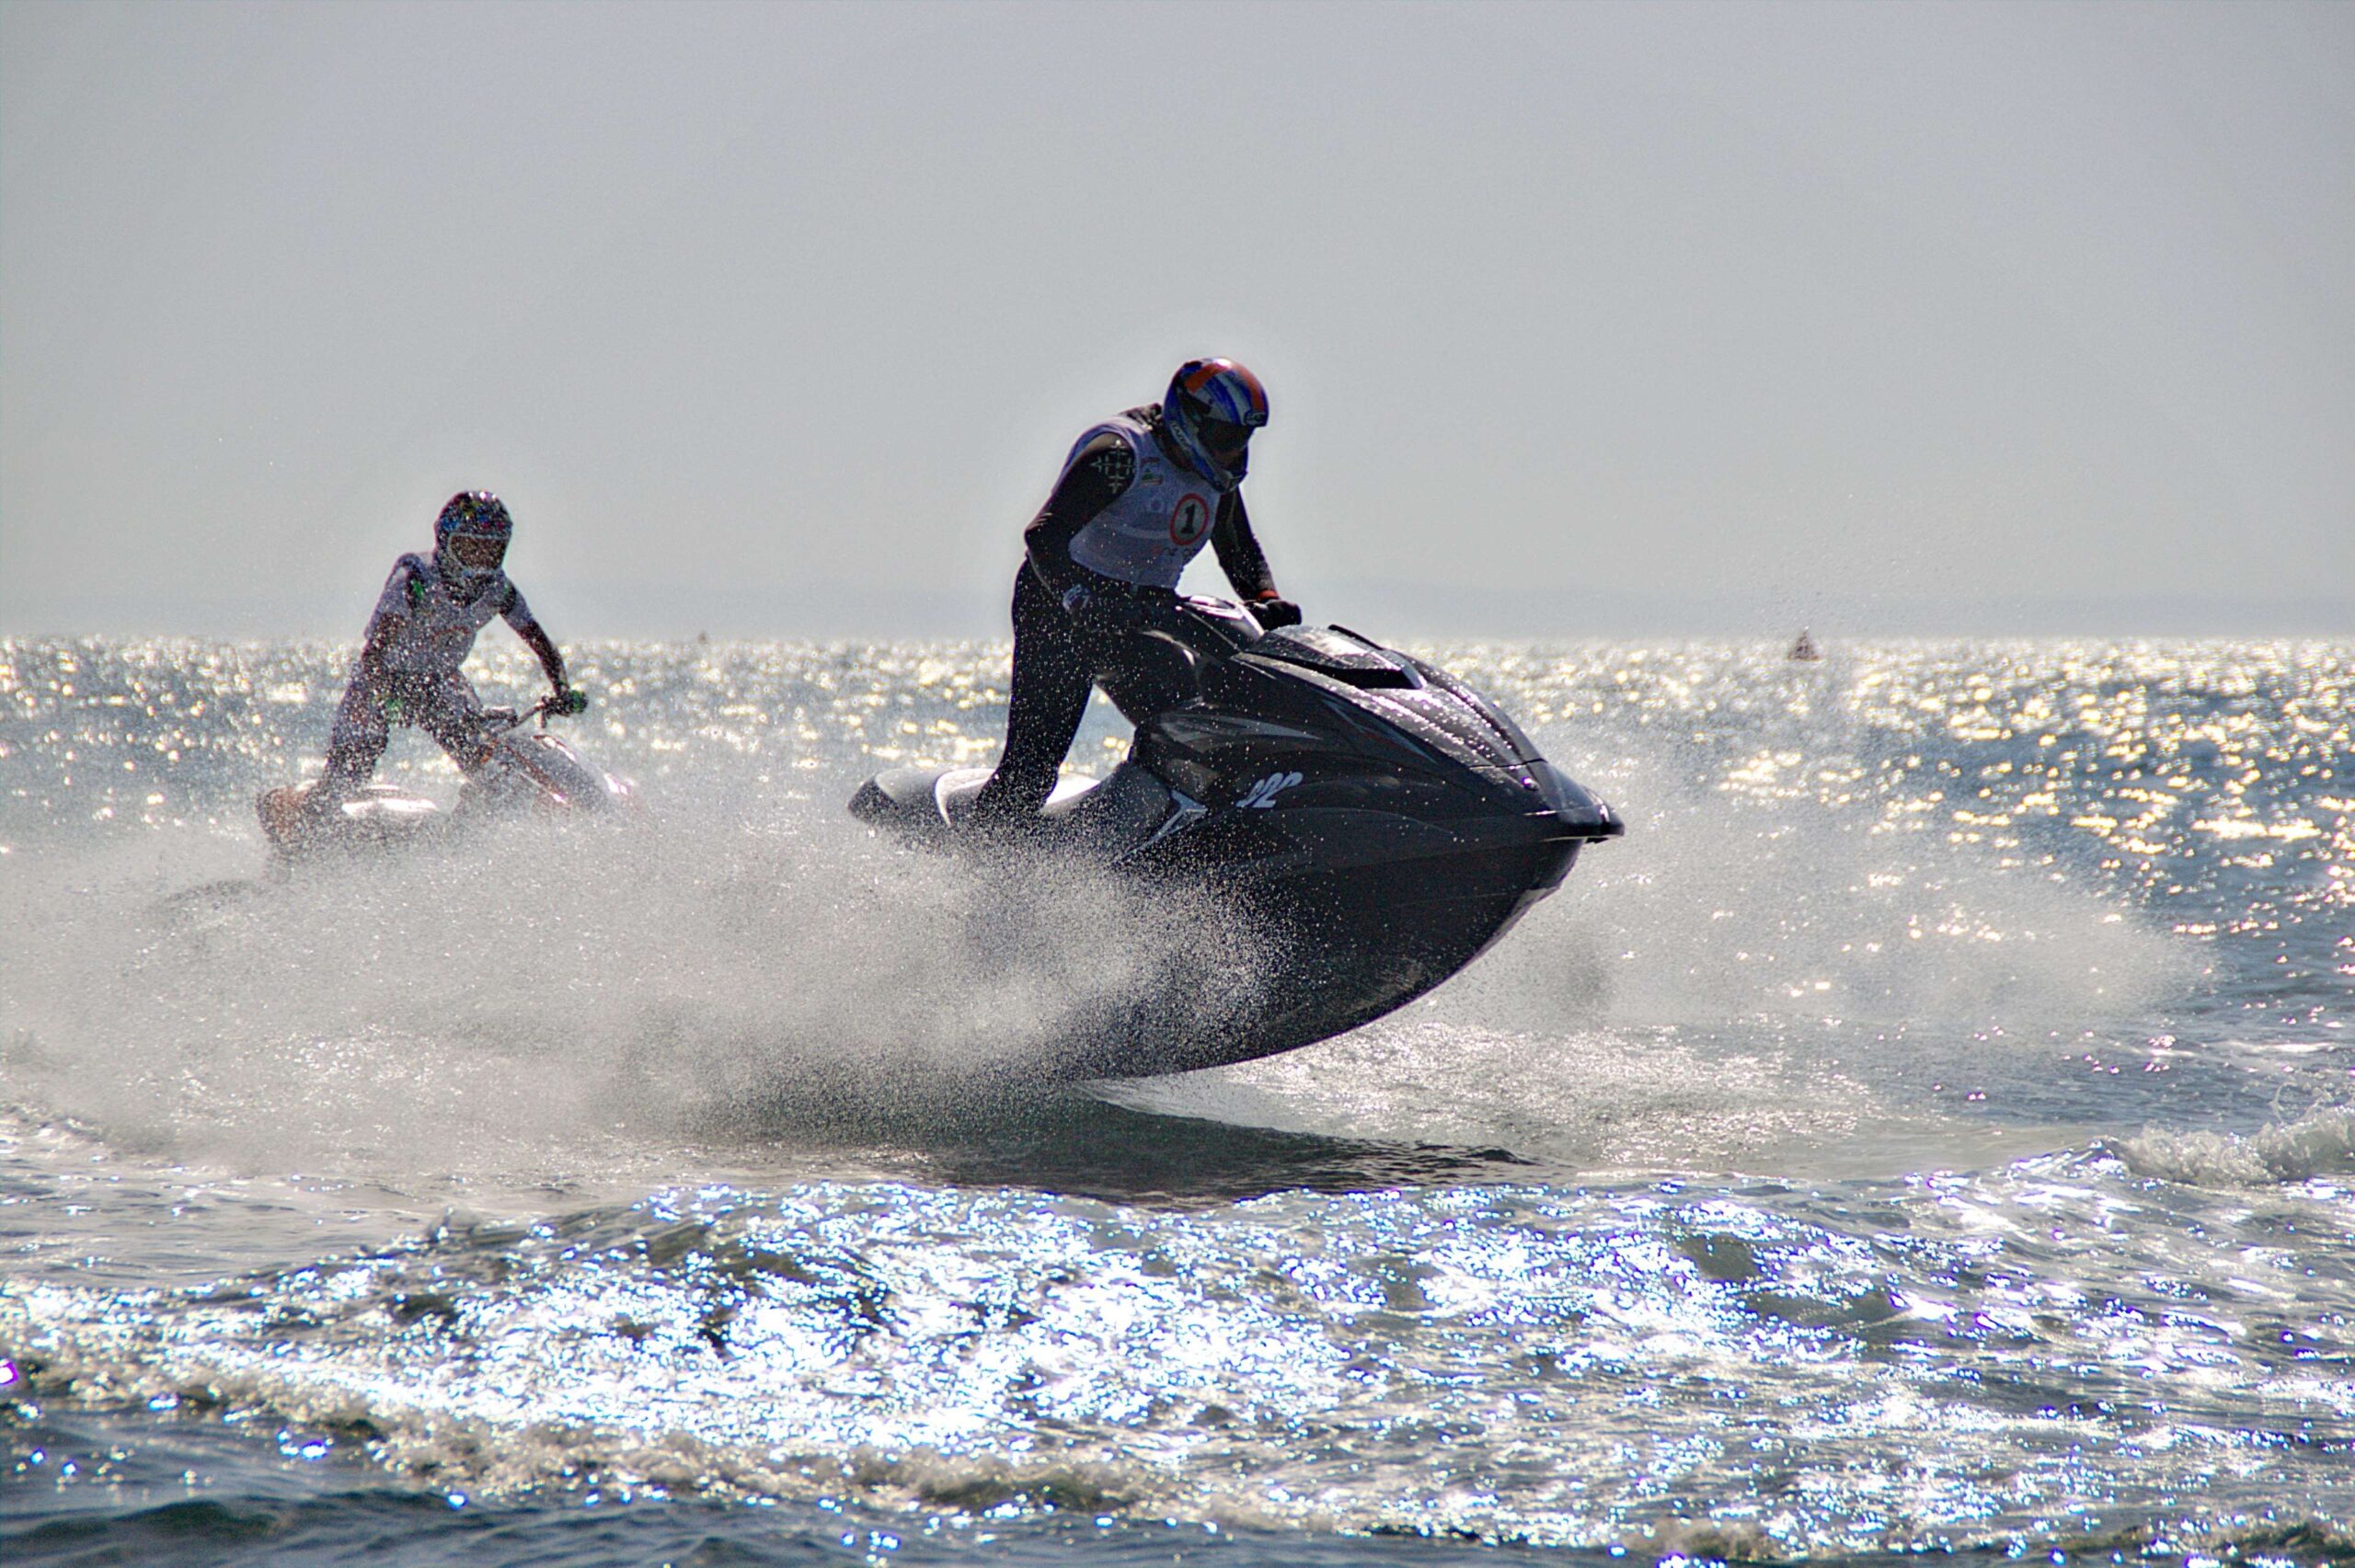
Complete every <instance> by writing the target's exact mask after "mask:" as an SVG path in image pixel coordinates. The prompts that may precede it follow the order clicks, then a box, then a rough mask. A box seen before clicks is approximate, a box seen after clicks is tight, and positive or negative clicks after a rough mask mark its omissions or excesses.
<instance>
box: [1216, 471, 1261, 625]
mask: <svg viewBox="0 0 2355 1568" xmlns="http://www.w3.org/2000/svg"><path fill="white" fill-rule="evenodd" d="M1211 548H1212V549H1213V550H1216V551H1217V552H1218V564H1219V566H1220V567H1222V568H1223V570H1224V571H1225V573H1226V580H1227V581H1229V582H1231V583H1233V584H1234V585H1235V592H1237V593H1239V594H1241V595H1242V596H1243V597H1244V598H1246V599H1273V598H1275V597H1276V579H1275V576H1274V574H1272V573H1271V572H1269V570H1268V557H1267V556H1266V555H1262V554H1261V553H1260V551H1259V541H1258V539H1257V538H1255V537H1253V535H1252V532H1251V514H1250V513H1249V512H1248V511H1246V510H1245V509H1244V507H1243V492H1242V491H1240V490H1229V491H1228V492H1227V493H1226V494H1225V495H1223V496H1221V497H1220V498H1218V517H1217V519H1216V520H1215V521H1212V524H1211Z"/></svg>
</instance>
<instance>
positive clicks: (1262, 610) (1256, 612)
mask: <svg viewBox="0 0 2355 1568" xmlns="http://www.w3.org/2000/svg"><path fill="white" fill-rule="evenodd" d="M1249 609H1250V611H1251V618H1252V619H1253V620H1255V621H1257V622H1258V623H1259V629H1260V630H1261V631H1263V632H1272V631H1274V630H1275V629H1276V628H1277V627H1278V626H1297V625H1299V624H1300V606H1299V605H1297V604H1294V603H1293V602H1292V601H1291V600H1289V599H1279V598H1277V597H1276V596H1275V595H1274V594H1272V593H1269V594H1266V595H1263V596H1262V597H1260V598H1258V599H1255V600H1253V601H1251V603H1250V606H1249Z"/></svg>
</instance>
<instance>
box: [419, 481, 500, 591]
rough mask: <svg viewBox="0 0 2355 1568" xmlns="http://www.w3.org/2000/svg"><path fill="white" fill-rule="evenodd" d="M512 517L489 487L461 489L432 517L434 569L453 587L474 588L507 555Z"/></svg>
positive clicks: (489, 576)
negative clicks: (440, 512)
mask: <svg viewBox="0 0 2355 1568" xmlns="http://www.w3.org/2000/svg"><path fill="white" fill-rule="evenodd" d="M514 532H515V520H514V519H513V518H511V517H509V516H508V515H507V503H506V502H504V501H502V500H500V498H498V497H497V496H494V495H492V494H491V493H490V492H489V491H488V490H461V491H459V492H458V493H457V494H456V495H454V496H453V497H451V498H450V499H449V502H448V503H447V504H446V505H444V506H443V507H442V515H441V516H440V517H438V518H435V519H434V520H433V569H434V570H436V571H438V572H440V573H441V574H442V580H443V581H444V582H447V583H449V584H450V585H451V586H452V587H454V588H477V587H480V586H481V585H482V584H483V583H485V582H488V581H489V580H490V578H491V577H492V575H493V574H494V573H496V572H497V571H498V570H499V567H500V563H501V562H503V561H505V560H506V559H507V541H508V540H509V539H510V538H511V537H512V536H513V534H514Z"/></svg>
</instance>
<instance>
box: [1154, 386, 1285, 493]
mask: <svg viewBox="0 0 2355 1568" xmlns="http://www.w3.org/2000/svg"><path fill="white" fill-rule="evenodd" d="M1267 422H1268V389H1267V388H1266V387H1264V386H1261V385H1260V384H1259V378H1258V376H1255V375H1253V374H1252V373H1251V372H1249V371H1247V370H1246V369H1244V368H1243V367H1242V366H1241V365H1238V364H1236V363H1235V361H1233V360H1189V361H1186V362H1185V363H1184V364H1182V365H1179V366H1178V367H1177V374H1176V375H1174V376H1172V377H1170V378H1169V392H1168V395H1166V396H1165V397H1163V398H1162V400H1161V424H1162V428H1163V429H1165V430H1166V431H1167V432H1168V434H1169V438H1170V445H1172V446H1173V447H1175V448H1176V449H1177V457H1178V458H1179V460H1180V461H1182V462H1183V463H1184V464H1186V466H1187V467H1189V468H1190V469H1192V470H1193V471H1194V472H1195V473H1197V474H1199V475H1201V476H1202V477H1203V478H1205V479H1207V480H1209V481H1210V482H1211V483H1212V485H1214V486H1217V487H1218V488H1219V489H1222V490H1232V489H1234V488H1235V486H1237V485H1240V484H1241V483H1243V472H1244V470H1245V468H1246V467H1247V466H1249V464H1250V461H1251V446H1250V443H1251V432H1252V431H1254V430H1256V429H1258V428H1259V427H1260V426H1262V425H1264V424H1266V423H1267Z"/></svg>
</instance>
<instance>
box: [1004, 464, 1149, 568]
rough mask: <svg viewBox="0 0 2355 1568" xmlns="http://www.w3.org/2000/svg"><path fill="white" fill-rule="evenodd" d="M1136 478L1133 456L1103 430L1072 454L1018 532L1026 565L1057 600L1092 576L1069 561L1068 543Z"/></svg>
mask: <svg viewBox="0 0 2355 1568" xmlns="http://www.w3.org/2000/svg"><path fill="white" fill-rule="evenodd" d="M1136 475H1137V454H1136V451H1135V449H1134V448H1132V447H1131V446H1130V445H1129V443H1128V441H1127V440H1126V439H1125V438H1124V437H1122V436H1121V435H1120V433H1119V432H1118V431H1116V430H1106V431H1104V432H1103V433H1102V434H1100V435H1098V436H1097V437H1096V438H1095V439H1094V440H1092V441H1089V442H1088V443H1087V444H1086V446H1083V447H1081V448H1080V449H1079V450H1078V451H1077V452H1074V453H1072V457H1071V461H1070V462H1069V463H1068V464H1064V465H1063V477H1062V478H1060V479H1058V480H1056V481H1055V488H1054V492H1053V493H1052V494H1051V495H1050V496H1049V497H1048V498H1047V504H1046V505H1045V506H1043V507H1040V509H1039V515H1038V516H1037V517H1034V518H1032V519H1031V520H1030V526H1029V527H1028V528H1026V529H1024V530H1023V531H1022V543H1023V547H1024V548H1025V549H1026V550H1027V551H1028V553H1029V556H1030V566H1031V568H1032V569H1033V570H1035V571H1036V572H1037V573H1038V574H1039V577H1040V580H1041V581H1043V582H1044V583H1045V584H1046V585H1047V586H1048V587H1049V588H1051V589H1054V591H1055V597H1056V598H1058V599H1060V598H1062V597H1063V593H1064V591H1065V590H1066V589H1070V588H1071V587H1072V586H1073V585H1074V584H1075V583H1081V582H1086V581H1089V580H1091V579H1094V578H1097V574H1096V573H1094V572H1091V571H1089V570H1088V569H1087V568H1086V567H1083V566H1081V565H1080V564H1079V563H1078V562H1077V561H1074V560H1073V559H1072V558H1071V542H1072V540H1073V539H1074V537H1075V536H1076V535H1077V534H1078V532H1079V531H1080V530H1081V529H1083V528H1085V527H1086V526H1087V522H1088V520H1089V519H1091V518H1093V517H1094V516H1095V515H1096V514H1097V512H1100V511H1102V510H1103V509H1105V508H1106V507H1109V506H1110V505H1111V504H1112V503H1113V502H1114V501H1116V500H1118V499H1119V498H1120V496H1121V494H1122V493H1123V492H1124V491H1126V490H1127V489H1128V487H1129V486H1130V485H1131V484H1132V483H1134V481H1135V479H1136Z"/></svg>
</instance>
